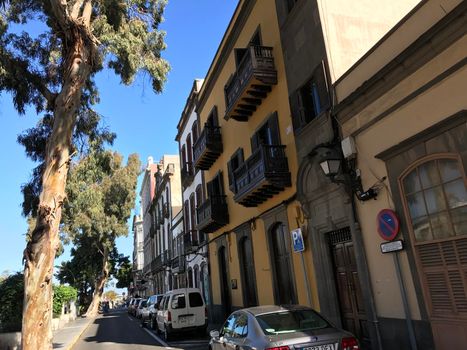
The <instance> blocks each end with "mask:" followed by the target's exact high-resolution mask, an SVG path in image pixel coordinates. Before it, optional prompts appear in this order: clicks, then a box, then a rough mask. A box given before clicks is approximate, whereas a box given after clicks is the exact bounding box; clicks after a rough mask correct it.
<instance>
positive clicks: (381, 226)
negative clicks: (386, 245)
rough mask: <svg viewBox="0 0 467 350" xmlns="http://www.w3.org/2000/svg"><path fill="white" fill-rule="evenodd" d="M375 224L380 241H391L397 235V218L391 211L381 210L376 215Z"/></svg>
mask: <svg viewBox="0 0 467 350" xmlns="http://www.w3.org/2000/svg"><path fill="white" fill-rule="evenodd" d="M376 224H377V225H378V233H379V235H380V236H381V238H382V239H384V240H386V241H392V240H393V239H394V238H396V236H397V234H398V233H399V218H398V217H397V215H396V213H395V212H394V211H393V210H391V209H383V210H381V211H380V212H379V213H378V216H377V219H376Z"/></svg>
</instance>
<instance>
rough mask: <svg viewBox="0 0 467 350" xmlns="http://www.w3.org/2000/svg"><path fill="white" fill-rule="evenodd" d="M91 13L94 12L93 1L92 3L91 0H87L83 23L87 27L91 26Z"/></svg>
mask: <svg viewBox="0 0 467 350" xmlns="http://www.w3.org/2000/svg"><path fill="white" fill-rule="evenodd" d="M91 14H92V3H91V0H87V1H86V3H85V4H84V9H83V23H84V25H85V26H86V28H89V27H90V26H91Z"/></svg>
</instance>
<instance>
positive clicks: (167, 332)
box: [164, 325, 172, 341]
mask: <svg viewBox="0 0 467 350" xmlns="http://www.w3.org/2000/svg"><path fill="white" fill-rule="evenodd" d="M164 339H165V341H170V340H171V339H172V334H170V331H169V330H168V328H167V325H164Z"/></svg>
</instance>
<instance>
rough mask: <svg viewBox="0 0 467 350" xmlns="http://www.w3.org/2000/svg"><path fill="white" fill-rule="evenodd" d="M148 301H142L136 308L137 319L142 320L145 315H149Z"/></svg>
mask: <svg viewBox="0 0 467 350" xmlns="http://www.w3.org/2000/svg"><path fill="white" fill-rule="evenodd" d="M147 301H148V300H147V299H141V300H140V301H139V303H138V304H137V305H136V307H135V317H136V318H141V317H142V315H143V313H147Z"/></svg>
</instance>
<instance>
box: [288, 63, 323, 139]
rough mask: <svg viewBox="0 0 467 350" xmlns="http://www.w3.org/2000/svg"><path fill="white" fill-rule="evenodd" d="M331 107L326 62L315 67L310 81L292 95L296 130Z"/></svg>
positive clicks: (291, 104)
mask: <svg viewBox="0 0 467 350" xmlns="http://www.w3.org/2000/svg"><path fill="white" fill-rule="evenodd" d="M328 107H329V95H328V89H327V83H326V75H325V69H324V63H323V62H321V63H320V64H319V65H318V67H316V68H315V70H314V72H313V74H312V75H311V77H310V78H309V79H308V81H307V82H306V83H305V84H304V85H302V87H300V88H299V89H297V90H296V91H295V92H293V93H292V94H291V95H290V109H291V112H292V121H293V126H294V129H295V130H299V129H301V128H303V127H304V126H305V125H306V124H308V123H309V122H310V121H312V120H313V119H315V118H316V117H317V116H318V115H319V114H320V113H321V112H322V111H324V110H326V109H327V108H328Z"/></svg>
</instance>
